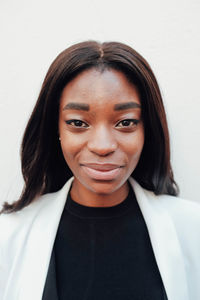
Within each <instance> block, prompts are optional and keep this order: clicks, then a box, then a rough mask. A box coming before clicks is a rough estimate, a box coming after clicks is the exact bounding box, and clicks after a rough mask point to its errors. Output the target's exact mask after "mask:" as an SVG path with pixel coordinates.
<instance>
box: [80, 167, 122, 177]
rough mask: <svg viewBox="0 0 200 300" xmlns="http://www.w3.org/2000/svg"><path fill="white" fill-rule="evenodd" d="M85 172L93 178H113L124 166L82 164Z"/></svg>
mask: <svg viewBox="0 0 200 300" xmlns="http://www.w3.org/2000/svg"><path fill="white" fill-rule="evenodd" d="M81 167H82V169H83V170H84V172H85V173H86V174H87V175H88V176H89V177H90V178H92V179H96V180H113V179H115V178H116V177H117V176H118V175H119V173H120V172H121V170H122V166H120V165H116V164H94V163H87V164H81Z"/></svg>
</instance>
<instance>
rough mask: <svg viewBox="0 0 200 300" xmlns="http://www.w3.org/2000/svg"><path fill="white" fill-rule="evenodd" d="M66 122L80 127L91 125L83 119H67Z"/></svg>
mask: <svg viewBox="0 0 200 300" xmlns="http://www.w3.org/2000/svg"><path fill="white" fill-rule="evenodd" d="M65 122H66V124H69V125H71V126H73V127H78V128H87V127H89V126H88V125H87V124H86V123H85V122H83V121H81V120H68V121H65Z"/></svg>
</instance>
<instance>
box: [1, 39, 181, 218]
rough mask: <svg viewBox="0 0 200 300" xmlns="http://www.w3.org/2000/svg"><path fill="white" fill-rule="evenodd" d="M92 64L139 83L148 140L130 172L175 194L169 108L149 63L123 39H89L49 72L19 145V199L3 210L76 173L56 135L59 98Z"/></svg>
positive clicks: (156, 189) (157, 191)
mask: <svg viewBox="0 0 200 300" xmlns="http://www.w3.org/2000/svg"><path fill="white" fill-rule="evenodd" d="M89 68H98V69H99V70H101V71H103V70H104V69H108V68H113V69H116V70H120V71H121V72H123V73H124V74H125V75H126V76H127V78H128V79H129V80H130V81H131V82H132V83H134V84H135V85H136V86H137V87H138V88H139V92H140V97H141V104H142V117H143V121H144V129H145V143H144V148H143V151H142V154H141V157H140V160H139V163H138V165H137V167H136V169H135V170H134V172H133V174H132V176H133V177H134V178H135V179H136V180H137V181H138V182H139V183H140V185H141V186H142V187H144V188H146V189H148V190H151V191H153V192H154V193H155V194H169V195H177V193H178V187H177V185H176V183H175V181H174V179H173V173H172V168H171V164H170V146H169V133H168V126H167V121H166V115H165V110H164V106H163V101H162V97H161V93H160V89H159V86H158V83H157V81H156V78H155V76H154V74H153V72H152V70H151V68H150V66H149V64H148V63H147V61H146V60H145V59H144V58H143V57H142V56H141V55H140V54H139V53H137V52H136V51H135V50H134V49H132V48H131V47H129V46H127V45H124V44H122V43H117V42H105V43H102V44H101V43H98V42H96V41H87V42H82V43H78V44H75V45H73V46H71V47H69V48H67V49H66V50H64V51H63V52H62V53H60V54H59V55H58V57H57V58H56V59H55V60H54V62H53V63H52V65H51V66H50V68H49V70H48V72H47V75H46V77H45V79H44V82H43V85H42V88H41V91H40V94H39V97H38V100H37V102H36V105H35V108H34V110H33V112H32V114H31V117H30V119H29V121H28V124H27V127H26V129H25V133H24V136H23V141H22V145H21V166H22V174H23V177H24V182H25V184H24V189H23V191H22V194H21V197H20V199H19V200H18V201H16V202H14V203H12V204H8V203H4V206H3V209H2V212H4V213H9V212H14V211H18V210H20V209H22V208H23V207H25V206H27V205H29V204H30V203H31V202H32V201H33V200H34V199H35V198H36V196H38V195H43V194H46V193H51V192H55V191H58V190H59V189H60V188H61V187H62V186H63V185H64V183H65V182H66V181H67V180H68V179H69V178H70V177H71V176H73V174H72V172H71V170H70V169H69V167H68V166H67V164H66V162H65V160H64V158H63V154H62V151H61V147H60V143H59V138H58V114H59V101H60V95H61V92H62V90H63V88H64V87H65V85H66V84H67V83H68V82H69V81H70V80H72V78H74V77H75V76H76V75H77V74H79V73H80V72H82V71H83V70H86V69H89Z"/></svg>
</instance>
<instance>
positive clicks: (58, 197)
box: [19, 177, 189, 300]
mask: <svg viewBox="0 0 200 300" xmlns="http://www.w3.org/2000/svg"><path fill="white" fill-rule="evenodd" d="M73 179H74V178H73V177H72V178H71V179H70V180H68V181H67V183H66V184H65V185H64V186H63V188H62V189H61V190H60V191H58V192H56V193H53V194H49V195H47V197H46V199H43V204H42V205H40V210H39V211H38V213H37V214H36V215H35V218H34V219H33V220H32V222H31V226H30V231H29V233H28V237H27V241H26V245H25V251H24V252H23V256H22V257H21V262H22V261H23V264H22V274H21V280H20V282H21V284H20V286H21V289H20V293H19V295H20V297H19V299H20V300H27V299H29V300H36V299H38V300H39V299H40V300H41V299H42V294H43V289H44V285H45V281H46V276H47V273H48V268H49V263H50V258H51V253H52V249H53V245H54V241H55V237H56V233H57V229H58V225H59V222H60V218H61V214H62V211H63V209H64V205H65V202H66V198H67V194H68V191H69V189H70V186H71V183H72V181H73ZM129 182H130V183H131V185H132V187H133V189H134V192H135V195H136V198H137V201H138V204H139V206H140V209H141V211H142V214H143V217H144V220H145V223H146V225H147V229H148V232H149V236H150V240H151V244H152V247H153V251H154V254H155V258H156V261H157V265H158V268H159V270H160V274H161V277H162V280H163V284H164V286H165V290H166V293H167V297H168V300H179V299H180V300H189V297H188V290H187V281H186V274H185V270H184V261H183V255H182V252H181V249H180V244H179V241H178V238H177V234H176V230H175V227H174V224H173V222H172V220H171V217H170V216H169V214H168V213H167V211H166V210H165V209H164V208H163V206H162V202H161V199H160V198H159V199H158V197H157V196H155V195H154V194H153V193H151V192H149V191H146V190H144V189H143V188H142V187H141V186H140V185H139V184H138V183H137V182H136V181H135V180H134V179H133V178H131V177H130V178H129ZM47 198H48V199H47ZM50 198H51V199H50ZM22 287H23V288H22Z"/></svg>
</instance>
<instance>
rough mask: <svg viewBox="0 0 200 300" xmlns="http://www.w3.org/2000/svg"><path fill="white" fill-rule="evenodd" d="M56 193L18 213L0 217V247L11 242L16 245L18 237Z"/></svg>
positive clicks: (40, 198)
mask: <svg viewBox="0 0 200 300" xmlns="http://www.w3.org/2000/svg"><path fill="white" fill-rule="evenodd" d="M55 196H56V193H52V194H51V193H50V194H45V195H42V196H39V197H37V198H36V199H35V200H34V201H33V202H32V203H31V204H30V205H29V206H27V207H25V208H23V209H22V210H20V211H18V212H13V213H9V214H1V215H0V228H2V229H3V230H1V231H0V246H1V244H5V243H6V242H8V241H9V240H12V242H13V243H14V242H15V240H16V236H18V235H20V234H22V233H23V232H24V231H25V230H26V229H27V227H28V225H29V224H30V223H33V222H34V219H35V218H36V217H37V215H38V214H39V212H40V211H41V209H42V208H43V207H44V206H47V205H48V203H49V202H51V201H53V199H54V198H55Z"/></svg>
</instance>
